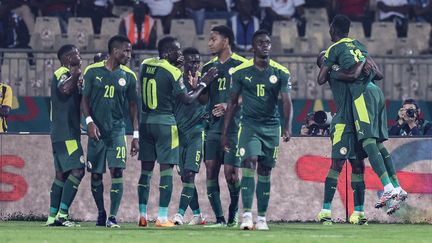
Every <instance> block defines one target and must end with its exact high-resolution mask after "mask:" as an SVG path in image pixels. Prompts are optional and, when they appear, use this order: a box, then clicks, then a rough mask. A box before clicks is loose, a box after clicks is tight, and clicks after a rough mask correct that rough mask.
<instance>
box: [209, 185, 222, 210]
mask: <svg viewBox="0 0 432 243" xmlns="http://www.w3.org/2000/svg"><path fill="white" fill-rule="evenodd" d="M206 184H207V197H208V199H209V201H210V205H211V207H212V209H213V212H214V213H215V216H216V217H223V210H222V204H221V200H220V189H219V180H217V179H216V180H207V183H206Z"/></svg>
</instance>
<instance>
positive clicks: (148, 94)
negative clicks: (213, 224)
mask: <svg viewBox="0 0 432 243" xmlns="http://www.w3.org/2000/svg"><path fill="white" fill-rule="evenodd" d="M142 89H143V92H142V99H143V101H144V104H145V105H146V106H147V107H148V108H149V109H151V110H154V109H156V108H157V105H158V101H157V92H156V91H157V85H156V80H155V79H153V78H151V79H147V78H143V85H142Z"/></svg>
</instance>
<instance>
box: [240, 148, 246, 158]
mask: <svg viewBox="0 0 432 243" xmlns="http://www.w3.org/2000/svg"><path fill="white" fill-rule="evenodd" d="M245 153H246V150H245V149H244V148H240V149H239V154H240V156H244V155H245Z"/></svg>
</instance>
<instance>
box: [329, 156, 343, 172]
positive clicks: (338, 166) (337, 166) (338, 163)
mask: <svg viewBox="0 0 432 243" xmlns="http://www.w3.org/2000/svg"><path fill="white" fill-rule="evenodd" d="M344 164H345V159H333V160H332V164H331V166H330V169H332V170H334V171H337V172H339V173H340V172H341V171H342V168H343V166H344Z"/></svg>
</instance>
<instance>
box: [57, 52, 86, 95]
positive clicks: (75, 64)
mask: <svg viewBox="0 0 432 243" xmlns="http://www.w3.org/2000/svg"><path fill="white" fill-rule="evenodd" d="M68 48H70V45H65V46H63V49H62V48H60V50H59V52H58V53H59V59H60V62H61V64H62V66H64V67H66V68H68V69H69V73H70V76H69V77H67V76H64V78H63V76H62V77H60V82H59V83H58V85H57V88H58V90H59V91H60V93H62V94H63V95H70V94H71V93H72V92H73V91H74V90H76V89H77V88H78V81H79V79H80V76H81V63H82V60H81V57H80V54H79V51H78V49H77V48H74V49H73V50H72V51H70V52H68V53H66V54H64V52H65V50H68ZM60 54H61V55H60Z"/></svg>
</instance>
